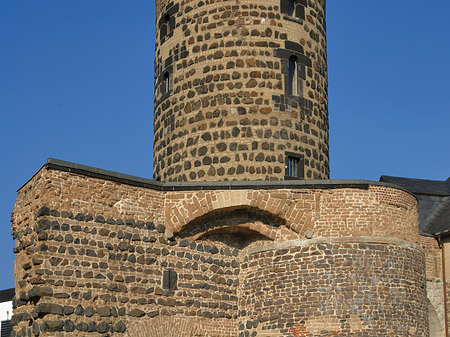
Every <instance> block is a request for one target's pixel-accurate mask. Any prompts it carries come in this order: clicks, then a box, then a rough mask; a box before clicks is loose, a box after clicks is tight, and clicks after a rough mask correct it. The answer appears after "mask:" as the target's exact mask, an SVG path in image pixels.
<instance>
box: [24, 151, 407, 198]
mask: <svg viewBox="0 0 450 337" xmlns="http://www.w3.org/2000/svg"><path fill="white" fill-rule="evenodd" d="M41 169H47V170H58V171H64V172H71V173H75V174H79V175H83V176H87V177H92V178H98V179H104V180H109V181H115V182H119V183H123V184H126V185H131V186H138V187H144V188H150V189H154V190H160V191H165V192H171V191H174V192H175V191H196V190H246V189H257V190H271V189H341V188H356V189H365V190H367V189H369V186H384V187H391V188H394V189H398V190H402V191H404V192H407V193H409V194H411V195H413V196H414V194H412V193H411V192H409V191H408V190H406V189H404V188H402V187H400V186H397V185H394V184H391V183H384V182H379V181H370V180H344V179H330V180H276V181H266V180H247V181H196V182H161V181H157V180H153V179H148V178H141V177H136V176H132V175H129V174H124V173H119V172H114V171H109V170H104V169H100V168H96V167H92V166H86V165H81V164H76V163H72V162H68V161H64V160H59V159H54V158H49V159H48V160H47V163H45V164H44V165H43V166H42V168H41ZM33 177H34V176H33ZM33 177H31V178H30V179H29V180H28V181H27V182H26V183H25V184H24V185H23V186H21V187H20V188H19V191H20V190H21V189H22V188H23V187H24V186H25V185H26V184H27V183H28V182H29V181H30V180H31V179H32V178H33Z"/></svg>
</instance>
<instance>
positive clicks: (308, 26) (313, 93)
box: [154, 0, 329, 181]
mask: <svg viewBox="0 0 450 337" xmlns="http://www.w3.org/2000/svg"><path fill="white" fill-rule="evenodd" d="M326 60H327V55H326V24H325V0H281V1H280V0H269V1H265V2H256V3H255V2H254V1H248V0H244V1H227V0H225V1H214V0H195V1H186V0H174V1H165V0H158V1H156V60H155V116H154V126H155V129H154V131H155V133H154V172H155V173H154V178H155V179H157V180H162V181H203V180H282V179H290V178H294V179H327V178H329V163H328V106H327V63H326Z"/></svg>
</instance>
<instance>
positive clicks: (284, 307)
mask: <svg viewBox="0 0 450 337" xmlns="http://www.w3.org/2000/svg"><path fill="white" fill-rule="evenodd" d="M312 241H313V242H311V243H309V242H298V243H295V242H291V244H290V245H289V246H288V245H280V244H278V245H274V246H272V247H264V248H263V249H260V251H258V250H256V249H255V250H253V251H255V252H254V253H253V252H250V254H248V256H246V257H245V258H244V259H243V263H242V264H241V274H242V275H241V279H242V280H243V282H242V288H241V292H242V296H241V298H240V304H241V312H242V308H243V309H244V311H245V313H246V314H245V315H241V322H242V325H244V326H245V328H244V332H245V331H249V332H250V333H252V332H253V331H258V336H267V337H269V336H288V335H289V336H291V335H293V336H336V335H338V336H363V335H366V334H367V335H376V336H411V335H412V336H426V335H427V330H428V326H427V319H426V301H425V300H424V299H425V283H424V270H423V269H422V268H423V254H422V252H421V251H420V250H418V249H417V247H415V246H414V245H400V244H398V243H391V242H389V241H386V242H383V241H382V240H380V242H365V240H361V239H359V238H354V239H350V238H346V240H342V241H340V240H334V239H326V240H317V241H316V240H312ZM419 299H421V300H419ZM411 303H414V305H415V306H414V308H412V307H410V306H409V305H410V304H411ZM249 321H250V322H255V321H256V322H258V326H255V324H253V325H251V324H248V322H249ZM249 326H251V327H250V328H248V327H249ZM374 333H375V334H374Z"/></svg>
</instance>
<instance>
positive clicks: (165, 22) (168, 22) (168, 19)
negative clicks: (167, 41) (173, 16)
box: [163, 14, 170, 34]
mask: <svg viewBox="0 0 450 337" xmlns="http://www.w3.org/2000/svg"><path fill="white" fill-rule="evenodd" d="M163 25H166V26H167V30H166V31H167V34H169V33H170V15H169V14H166V15H165V16H164V23H163Z"/></svg>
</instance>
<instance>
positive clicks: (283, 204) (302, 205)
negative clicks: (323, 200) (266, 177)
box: [165, 190, 314, 234]
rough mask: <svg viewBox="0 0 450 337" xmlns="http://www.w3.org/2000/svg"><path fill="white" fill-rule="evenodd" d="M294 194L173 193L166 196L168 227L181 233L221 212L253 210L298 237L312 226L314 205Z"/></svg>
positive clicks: (233, 191)
mask: <svg viewBox="0 0 450 337" xmlns="http://www.w3.org/2000/svg"><path fill="white" fill-rule="evenodd" d="M298 198H299V197H298V196H295V195H293V193H292V192H291V191H290V190H271V191H267V190H222V191H217V190H212V191H191V192H182V193H181V192H169V193H167V196H166V204H165V223H166V226H167V227H168V228H170V229H171V230H172V231H173V232H174V233H179V232H181V231H182V230H183V228H184V227H185V226H187V225H188V224H192V223H193V221H195V220H197V219H206V218H208V217H210V216H213V215H214V214H216V213H217V212H227V211H232V210H236V209H247V210H252V211H253V212H254V213H258V214H261V215H264V217H266V218H270V219H272V218H273V219H278V220H277V221H278V223H279V224H280V225H283V226H284V227H285V228H287V229H290V230H292V231H293V232H295V233H300V234H301V233H303V232H304V230H305V228H307V227H309V226H311V225H312V224H311V222H312V213H313V212H314V202H312V201H310V200H309V199H308V201H307V202H305V200H299V199H298Z"/></svg>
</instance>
